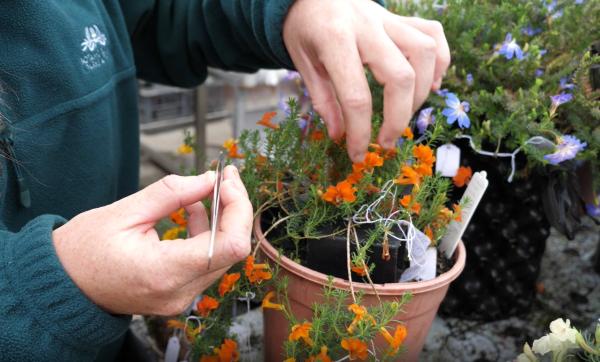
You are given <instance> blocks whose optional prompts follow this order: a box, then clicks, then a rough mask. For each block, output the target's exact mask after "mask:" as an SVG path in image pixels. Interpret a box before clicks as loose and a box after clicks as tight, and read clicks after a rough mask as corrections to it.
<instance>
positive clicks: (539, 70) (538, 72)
mask: <svg viewBox="0 0 600 362" xmlns="http://www.w3.org/2000/svg"><path fill="white" fill-rule="evenodd" d="M542 75H544V70H543V69H542V68H538V69H536V70H535V76H536V77H537V78H539V77H541V76H542Z"/></svg>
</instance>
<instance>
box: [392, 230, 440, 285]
mask: <svg viewBox="0 0 600 362" xmlns="http://www.w3.org/2000/svg"><path fill="white" fill-rule="evenodd" d="M407 244H410V245H409V246H410V249H409V250H408V253H409V255H410V265H409V267H408V268H406V269H405V270H404V272H402V275H401V276H400V282H401V283H403V282H409V281H425V280H431V279H433V278H435V273H436V267H437V249H436V248H432V247H430V245H431V240H429V238H428V237H427V236H426V235H425V234H423V233H422V232H421V231H420V230H417V229H416V228H415V236H414V238H413V239H412V242H410V243H407Z"/></svg>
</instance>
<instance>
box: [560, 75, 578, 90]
mask: <svg viewBox="0 0 600 362" xmlns="http://www.w3.org/2000/svg"><path fill="white" fill-rule="evenodd" d="M567 82H568V80H567V77H564V78H560V89H573V88H574V87H575V86H574V85H573V84H572V83H567Z"/></svg>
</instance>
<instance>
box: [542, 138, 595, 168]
mask: <svg viewBox="0 0 600 362" xmlns="http://www.w3.org/2000/svg"><path fill="white" fill-rule="evenodd" d="M586 146H587V143H585V142H581V141H580V140H579V139H577V137H575V136H570V135H564V136H562V137H560V139H559V142H558V145H556V149H555V150H554V153H551V154H548V155H545V156H544V159H545V160H546V161H548V162H549V163H550V164H551V165H558V164H559V163H561V162H563V161H566V160H570V159H573V158H575V157H576V156H577V153H579V152H580V151H582V150H583V149H584V148H585V147H586Z"/></svg>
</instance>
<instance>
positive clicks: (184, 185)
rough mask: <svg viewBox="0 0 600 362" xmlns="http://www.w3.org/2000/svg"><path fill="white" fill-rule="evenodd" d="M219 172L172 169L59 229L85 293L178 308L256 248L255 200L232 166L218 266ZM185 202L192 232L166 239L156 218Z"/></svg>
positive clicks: (144, 308) (107, 304)
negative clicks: (214, 213)
mask: <svg viewBox="0 0 600 362" xmlns="http://www.w3.org/2000/svg"><path fill="white" fill-rule="evenodd" d="M214 178H215V176H214V172H207V173H205V174H203V175H200V176H189V177H183V176H175V175H171V176H167V177H165V178H163V179H162V180H160V181H158V182H156V183H154V184H152V185H150V186H148V187H147V188H145V189H143V190H141V191H140V192H138V193H136V194H133V195H131V196H129V197H126V198H124V199H122V200H119V201H117V202H115V203H113V204H111V205H108V206H105V207H101V208H98V209H93V210H90V211H87V212H84V213H82V214H80V215H77V216H76V217H74V218H73V219H72V220H70V221H69V222H67V223H66V224H65V225H63V226H61V227H60V228H58V229H56V230H55V231H54V232H53V240H54V245H55V248H56V253H57V255H58V257H59V259H60V261H61V263H62V264H63V266H64V268H65V270H66V271H67V273H68V274H69V276H70V277H71V278H72V279H73V281H74V282H75V284H77V286H78V287H79V288H80V289H81V290H82V291H83V293H84V294H85V295H86V296H87V297H88V298H90V299H91V300H92V301H94V302H95V303H96V304H98V305H99V306H100V307H102V308H104V309H105V310H107V311H109V312H111V313H116V314H158V315H175V314H178V313H181V312H182V311H183V310H185V309H186V308H187V307H188V306H189V305H190V304H191V303H192V301H193V299H194V298H195V296H197V295H198V294H199V293H201V292H202V291H203V290H204V289H206V288H207V287H208V286H210V285H211V284H212V283H213V282H214V281H215V280H217V279H218V278H220V277H221V275H222V274H223V273H224V272H225V271H226V270H227V269H228V268H229V267H230V266H231V265H232V264H234V263H236V262H238V261H240V260H242V259H244V257H246V256H247V255H248V253H249V252H250V235H251V231H252V220H253V214H252V205H251V203H250V201H249V199H248V194H247V192H246V189H245V188H244V185H243V184H242V181H241V180H240V177H239V174H238V172H237V169H236V168H235V167H233V166H228V167H226V168H225V173H224V180H223V183H222V186H221V207H222V208H221V210H222V214H221V218H220V223H219V230H218V233H217V238H216V242H215V253H214V256H213V260H212V263H211V270H207V264H208V243H209V237H210V230H209V223H208V218H207V212H206V210H205V207H204V205H203V204H202V200H203V199H205V198H207V197H209V196H211V195H212V190H213V185H214ZM180 207H184V208H185V209H186V211H187V212H188V214H189V220H188V231H189V234H190V236H189V238H188V239H185V240H181V239H180V240H168V241H160V240H159V237H158V235H157V233H156V231H155V230H154V225H155V224H156V222H157V221H158V220H160V219H161V218H163V217H165V216H167V215H169V213H171V212H173V211H175V210H177V209H178V208H180Z"/></svg>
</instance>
